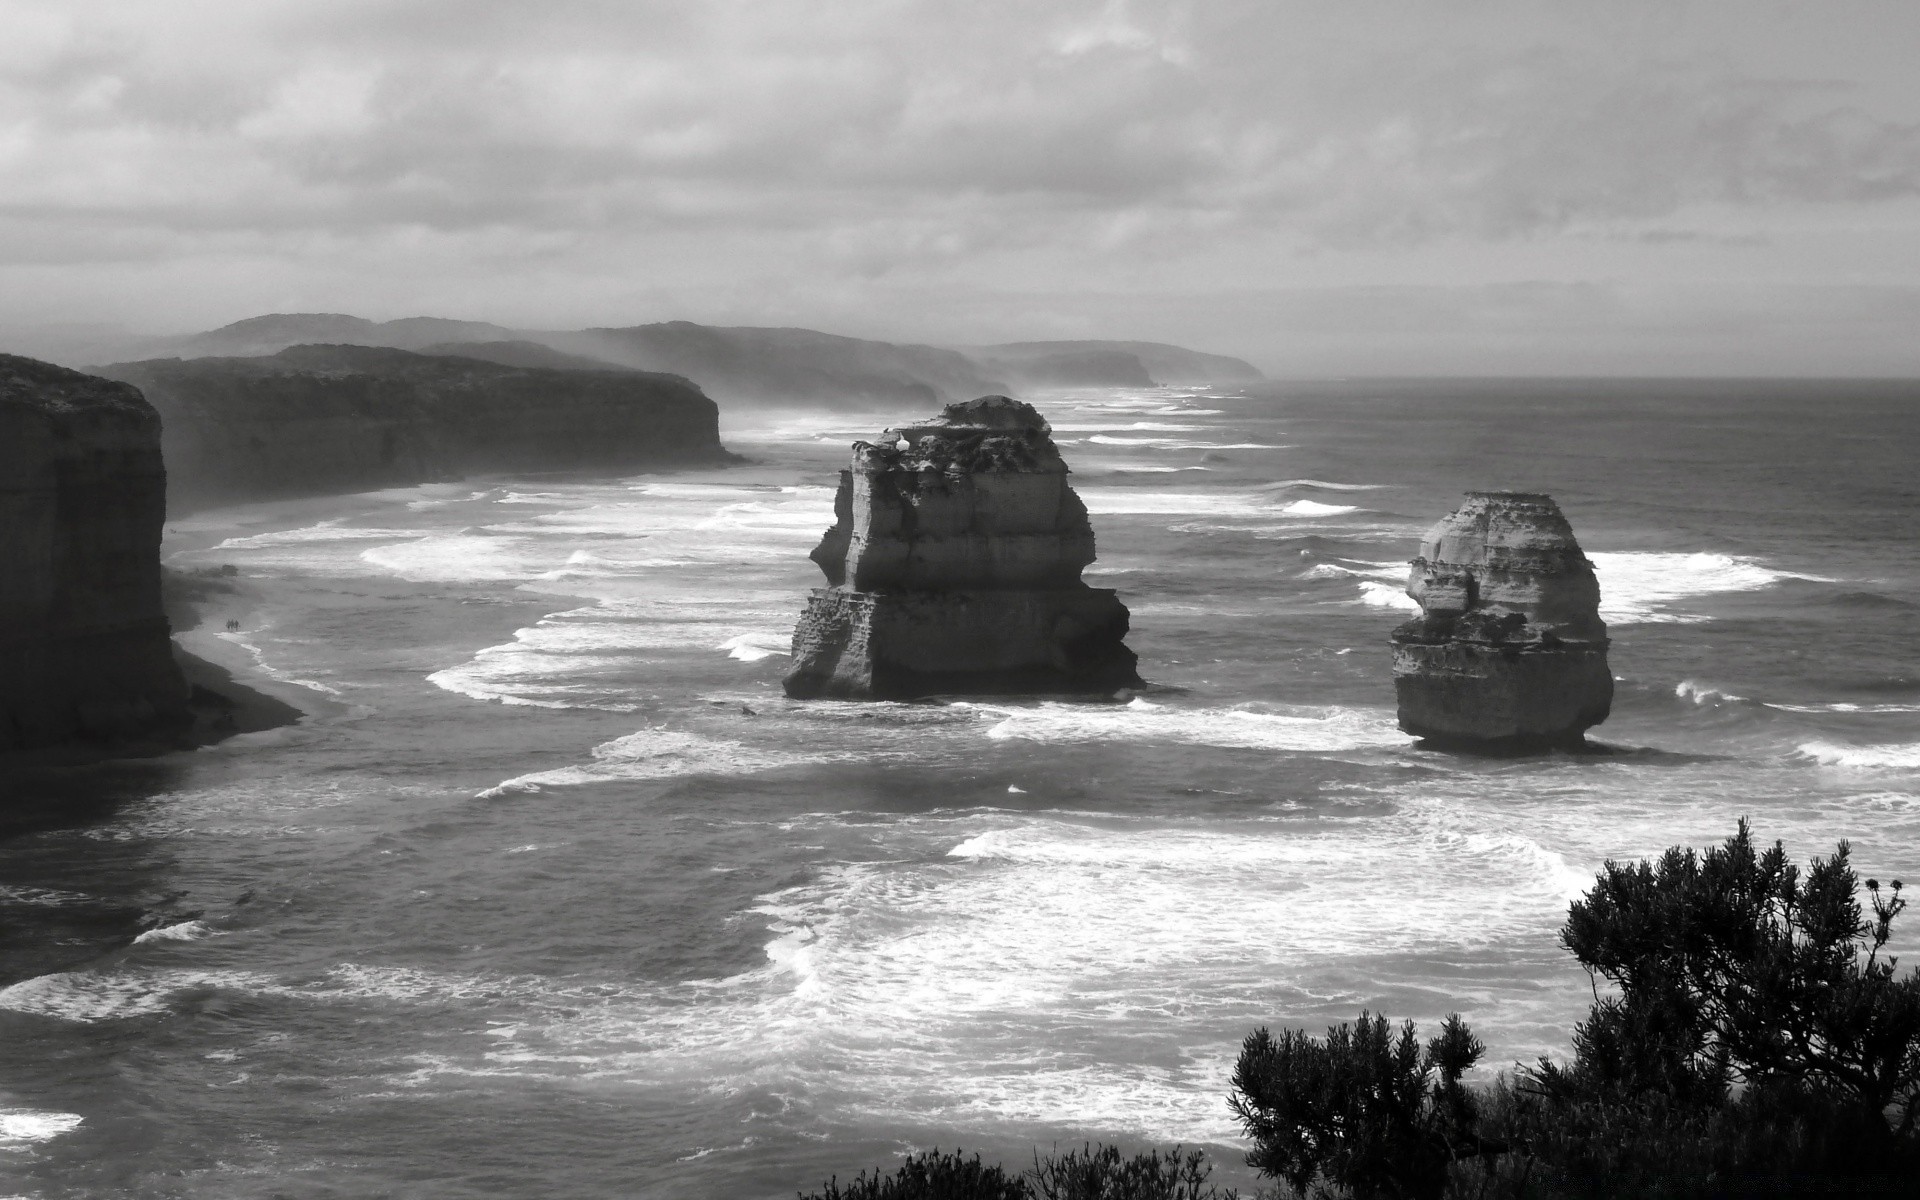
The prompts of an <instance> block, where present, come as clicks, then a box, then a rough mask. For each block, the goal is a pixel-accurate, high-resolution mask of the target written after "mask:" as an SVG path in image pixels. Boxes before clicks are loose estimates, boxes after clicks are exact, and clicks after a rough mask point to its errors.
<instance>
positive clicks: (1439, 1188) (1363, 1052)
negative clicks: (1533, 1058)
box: [1228, 1012, 1505, 1200]
mask: <svg viewBox="0 0 1920 1200" xmlns="http://www.w3.org/2000/svg"><path fill="white" fill-rule="evenodd" d="M1483 1049H1484V1047H1483V1046H1482V1045H1481V1043H1480V1040H1479V1039H1478V1038H1476V1037H1474V1036H1473V1034H1472V1032H1471V1031H1470V1030H1469V1029H1468V1028H1467V1025H1466V1022H1464V1021H1462V1020H1461V1019H1460V1017H1459V1015H1458V1014H1455V1015H1453V1016H1450V1017H1448V1018H1447V1020H1446V1024H1445V1025H1444V1026H1443V1027H1442V1028H1441V1031H1440V1034H1439V1036H1437V1037H1435V1038H1433V1039H1432V1040H1430V1041H1429V1042H1428V1043H1427V1045H1426V1048H1425V1050H1424V1052H1423V1051H1422V1049H1421V1047H1420V1045H1419V1043H1418V1041H1417V1039H1416V1037H1415V1034H1414V1027H1413V1022H1411V1021H1409V1022H1407V1023H1406V1024H1405V1025H1403V1026H1401V1027H1400V1030H1399V1032H1398V1035H1397V1036H1396V1034H1395V1033H1394V1031H1393V1030H1392V1029H1391V1027H1390V1026H1389V1025H1388V1023H1387V1019H1386V1017H1384V1016H1373V1015H1370V1014H1368V1013H1365V1012H1363V1013H1361V1014H1360V1019H1359V1021H1358V1022H1357V1023H1355V1024H1353V1025H1344V1024H1343V1025H1339V1026H1336V1027H1334V1028H1331V1029H1329V1030H1328V1031H1327V1036H1326V1039H1325V1040H1324V1041H1322V1040H1321V1039H1319V1038H1314V1037H1310V1036H1308V1035H1307V1034H1306V1033H1304V1032H1301V1031H1299V1030H1285V1031H1283V1032H1282V1033H1281V1034H1280V1036H1279V1037H1278V1038H1275V1037H1274V1036H1273V1035H1272V1034H1271V1033H1269V1032H1268V1031H1267V1030H1266V1029H1260V1030H1257V1031H1255V1032H1254V1033H1253V1034H1252V1035H1251V1036H1249V1037H1248V1038H1247V1040H1246V1042H1245V1044H1244V1045H1243V1046H1242V1047H1241V1051H1240V1060H1239V1062H1238V1063H1237V1064H1236V1065H1235V1067H1234V1072H1233V1093H1232V1095H1231V1096H1230V1097H1229V1099H1228V1104H1229V1105H1231V1107H1232V1108H1233V1112H1234V1115H1235V1116H1236V1117H1238V1118H1239V1119H1240V1124H1241V1127H1242V1128H1243V1129H1244V1130H1245V1131H1246V1134H1247V1137H1248V1138H1249V1139H1250V1140H1251V1141H1252V1142H1253V1149H1252V1150H1251V1151H1249V1152H1248V1154H1247V1162H1248V1163H1249V1164H1250V1165H1251V1166H1253V1167H1255V1168H1257V1169H1258V1170H1259V1171H1261V1173H1263V1174H1265V1175H1269V1176H1274V1177H1277V1178H1280V1179H1282V1180H1285V1181H1286V1182H1287V1183H1288V1184H1289V1185H1290V1186H1291V1187H1293V1189H1294V1190H1295V1191H1297V1192H1300V1193H1302V1194H1306V1193H1308V1192H1309V1189H1311V1188H1313V1187H1314V1186H1315V1184H1316V1183H1322V1184H1331V1185H1333V1186H1335V1187H1339V1188H1343V1189H1345V1190H1347V1191H1348V1192H1350V1193H1352V1194H1353V1195H1354V1196H1356V1197H1359V1198H1360V1200H1371V1198H1373V1197H1407V1198H1409V1200H1419V1198H1425V1197H1438V1196H1440V1195H1441V1194H1442V1192H1443V1191H1444V1189H1445V1187H1446V1180H1447V1172H1448V1168H1449V1167H1450V1166H1451V1165H1452V1164H1454V1163H1456V1162H1460V1161H1462V1160H1465V1159H1468V1158H1473V1157H1477V1156H1480V1155H1486V1154H1497V1153H1500V1152H1501V1151H1503V1150H1504V1149H1505V1146H1504V1145H1501V1144H1497V1143H1496V1142H1494V1141H1492V1140H1490V1139H1486V1138H1483V1137H1482V1136H1481V1135H1480V1134H1479V1132H1478V1131H1477V1128H1476V1126H1477V1118H1478V1111H1477V1102H1476V1100H1475V1098H1474V1096H1473V1095H1472V1093H1470V1092H1469V1091H1468V1090H1467V1089H1466V1088H1464V1087H1462V1086H1461V1084H1460V1077H1461V1075H1462V1074H1464V1073H1465V1072H1466V1071H1467V1069H1468V1068H1470V1067H1472V1066H1473V1064H1474V1063H1475V1062H1476V1061H1477V1060H1478V1059H1479V1057H1480V1054H1481V1052H1482V1050H1483Z"/></svg>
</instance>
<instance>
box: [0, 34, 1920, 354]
mask: <svg viewBox="0 0 1920 1200" xmlns="http://www.w3.org/2000/svg"><path fill="white" fill-rule="evenodd" d="M0 31H4V33H0V338H4V337H6V336H9V335H12V336H16V337H18V336H23V335H22V333H21V331H27V330H34V329H44V328H45V327H48V326H64V325H67V324H80V325H84V324H94V323H97V324H103V325H119V326H125V327H128V328H131V329H135V330H140V331H144V332H155V333H171V332H185V331H190V330H196V329H205V328H210V327H213V326H217V325H220V324H224V323H226V322H228V321H232V320H236V319H239V318H242V317H247V316H252V315H256V314H259V313H264V312H275V311H334V312H349V313H354V314H357V315H361V316H366V317H372V318H375V319H389V318H393V317H401V316H411V315H433V316H447V317H459V318H469V319H478V320H491V321H497V322H500V323H502V324H507V325H512V326H516V327H526V328H577V327H581V326H590V325H631V324H637V323H641V322H647V321H658V320H670V319H687V320H697V321H705V322H713V323H720V324H749V325H805V326H809V327H813V328H821V329H828V330H832V331H835V332H841V333H849V334H855V335H860V336H869V337H879V338H885V339H888V340H899V341H925V342H935V343H943V344H965V343H979V342H994V341H1008V340H1024V339H1041V338H1065V337H1115V338H1146V339H1154V340H1162V341H1172V342H1178V343H1181V344H1186V345H1191V346H1195V347H1197V348H1202V349H1208V350H1215V351H1220V352H1225V353H1231V354H1238V355H1241V356H1243V357H1246V358H1248V359H1251V360H1252V361H1254V362H1255V363H1257V364H1258V365H1260V366H1261V367H1262V368H1264V369H1266V370H1267V371H1269V372H1270V373H1273V374H1278V375H1321V374H1408V373H1441V374H1454V373H1472V374H1703V373H1704V374H1753V375H1770V374H1866V375H1895V374H1897V375H1913V374H1920V336H1916V335H1917V334H1920V70H1917V69H1915V66H1914V62H1915V60H1916V57H1920V3H1916V2H1915V0H1885V2H1866V0H1726V2H1710V0H1658V2H1648V3H1640V2H1638V0H1533V2H1530V3H1492V2H1481V0H1449V2H1446V3H1440V2H1438V0H1395V2H1380V0H1315V2H1312V3H1300V2H1293V0H1055V2H1042V0H969V2H968V3H958V2H954V0H948V2H946V3H936V2H931V0H830V2H829V0H690V2H682V0H540V2H533V0H520V2H507V0H411V2H400V0H128V2H120V3H115V2H106V0H0Z"/></svg>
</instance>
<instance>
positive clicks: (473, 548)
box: [360, 535, 535, 583]
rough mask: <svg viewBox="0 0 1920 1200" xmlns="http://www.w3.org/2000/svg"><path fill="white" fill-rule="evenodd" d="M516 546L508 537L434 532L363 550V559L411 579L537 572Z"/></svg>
mask: <svg viewBox="0 0 1920 1200" xmlns="http://www.w3.org/2000/svg"><path fill="white" fill-rule="evenodd" d="M517 549H518V547H517V545H516V544H515V543H514V542H513V541H512V540H511V539H509V538H502V537H489V536H467V535H454V536H450V537H448V536H434V537H424V538H420V539H418V540H417V541H411V542H401V543H399V544H397V545H392V546H376V547H375V548H373V549H371V550H363V551H361V553H360V559H361V561H362V562H366V563H370V564H372V565H373V566H376V567H379V568H381V569H382V570H385V571H387V572H390V573H391V574H394V575H397V576H399V577H400V578H402V579H405V580H407V581H409V582H411V583H493V582H500V581H505V580H514V579H526V578H529V577H530V576H531V575H533V574H534V573H535V572H533V571H531V570H530V569H529V568H528V566H527V564H526V562H525V560H524V559H523V558H522V557H521V556H520V555H519V554H518V553H517Z"/></svg>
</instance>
